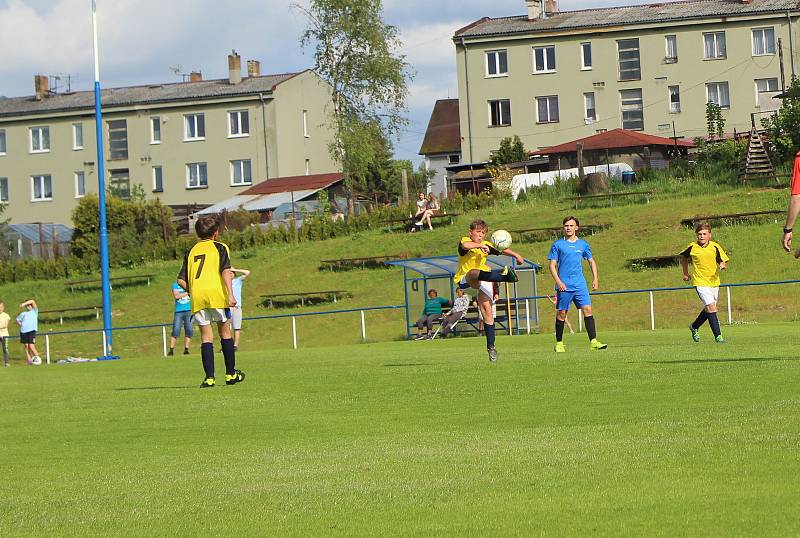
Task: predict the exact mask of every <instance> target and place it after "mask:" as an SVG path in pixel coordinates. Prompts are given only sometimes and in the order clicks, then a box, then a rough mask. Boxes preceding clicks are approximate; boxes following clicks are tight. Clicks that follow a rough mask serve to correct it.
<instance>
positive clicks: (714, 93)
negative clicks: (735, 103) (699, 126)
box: [706, 82, 731, 108]
mask: <svg viewBox="0 0 800 538" xmlns="http://www.w3.org/2000/svg"><path fill="white" fill-rule="evenodd" d="M706 102H707V103H716V104H717V105H719V107H720V108H730V107H731V99H730V94H729V93H728V83H727V82H709V83H708V84H706Z"/></svg>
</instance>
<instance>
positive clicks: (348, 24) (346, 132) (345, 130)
mask: <svg viewBox="0 0 800 538" xmlns="http://www.w3.org/2000/svg"><path fill="white" fill-rule="evenodd" d="M292 7H293V8H294V9H297V10H299V11H301V12H303V13H304V14H305V16H306V18H307V19H308V26H307V27H306V30H305V32H303V35H302V36H301V38H300V44H301V45H302V46H303V47H304V48H306V47H308V46H310V45H312V44H313V47H314V70H315V71H316V72H317V73H318V74H319V75H320V76H321V77H322V78H323V79H325V80H326V81H327V82H328V83H329V84H330V86H331V92H332V95H331V107H330V109H329V111H328V112H329V117H330V120H331V123H332V125H333V127H334V134H335V136H334V140H333V142H331V143H330V144H329V147H328V149H329V151H330V154H331V157H332V158H333V159H334V160H335V161H336V162H338V163H339V164H341V166H342V171H343V173H344V175H345V183H346V185H347V186H348V187H349V188H350V189H351V190H359V189H361V188H363V183H364V178H365V177H366V176H368V175H370V166H374V165H375V164H376V163H377V162H379V161H380V160H381V159H382V158H383V156H384V150H385V145H383V144H380V143H376V140H377V138H376V137H379V138H380V139H383V140H384V141H386V140H388V139H389V138H391V137H393V136H396V135H397V134H398V133H399V130H400V128H401V127H402V126H403V125H405V124H406V123H407V120H406V118H405V116H404V114H405V111H406V97H407V96H408V86H407V82H408V81H409V80H410V79H411V73H410V71H409V66H408V64H407V63H406V61H405V56H403V55H401V54H399V53H398V52H397V51H398V49H399V48H400V45H401V42H400V40H399V38H398V30H397V28H396V27H395V26H392V25H389V24H385V23H384V22H383V20H382V15H383V4H382V1H381V0H310V2H309V5H308V7H305V6H301V5H300V4H293V5H292Z"/></svg>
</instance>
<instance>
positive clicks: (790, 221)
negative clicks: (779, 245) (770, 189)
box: [783, 194, 800, 252]
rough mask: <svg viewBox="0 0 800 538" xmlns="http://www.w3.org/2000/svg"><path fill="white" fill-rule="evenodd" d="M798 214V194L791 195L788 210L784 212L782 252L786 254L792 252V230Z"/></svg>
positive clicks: (799, 200) (799, 201) (799, 207)
mask: <svg viewBox="0 0 800 538" xmlns="http://www.w3.org/2000/svg"><path fill="white" fill-rule="evenodd" d="M798 214H800V194H792V196H791V197H790V198H789V209H788V210H787V211H786V224H784V225H783V250H785V251H786V252H791V251H792V228H793V227H794V223H795V221H796V220H797V215H798ZM787 230H788V231H787Z"/></svg>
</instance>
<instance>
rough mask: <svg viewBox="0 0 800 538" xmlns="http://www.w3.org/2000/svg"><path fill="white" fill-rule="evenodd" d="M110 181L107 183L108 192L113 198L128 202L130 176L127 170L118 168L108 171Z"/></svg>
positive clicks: (129, 196)
mask: <svg viewBox="0 0 800 538" xmlns="http://www.w3.org/2000/svg"><path fill="white" fill-rule="evenodd" d="M110 172H111V180H110V181H109V184H108V185H109V190H110V191H111V194H112V195H113V196H116V197H117V198H121V199H123V200H130V198H131V175H130V172H129V171H128V169H127V168H120V169H118V170H110Z"/></svg>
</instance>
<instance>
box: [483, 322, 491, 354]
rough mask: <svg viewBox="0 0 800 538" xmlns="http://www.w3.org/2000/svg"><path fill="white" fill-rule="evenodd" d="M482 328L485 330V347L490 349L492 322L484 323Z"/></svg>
mask: <svg viewBox="0 0 800 538" xmlns="http://www.w3.org/2000/svg"><path fill="white" fill-rule="evenodd" d="M483 330H484V331H486V349H492V348H493V347H494V323H492V324H491V325H489V324H488V323H484V324H483Z"/></svg>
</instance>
